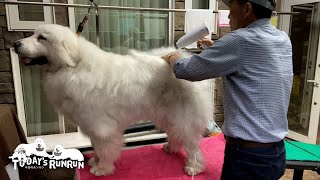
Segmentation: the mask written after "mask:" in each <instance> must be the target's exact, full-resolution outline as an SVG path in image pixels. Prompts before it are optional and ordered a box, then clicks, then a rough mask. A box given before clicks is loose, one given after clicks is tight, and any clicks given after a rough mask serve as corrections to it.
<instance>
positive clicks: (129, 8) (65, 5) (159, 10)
mask: <svg viewBox="0 0 320 180" xmlns="http://www.w3.org/2000/svg"><path fill="white" fill-rule="evenodd" d="M0 4H9V5H23V4H25V5H39V6H62V7H78V8H89V7H90V5H84V4H64V3H38V2H25V1H0ZM98 8H99V9H113V10H129V11H157V12H186V9H164V8H140V7H121V6H98ZM212 12H213V13H218V11H212ZM277 14H278V15H298V14H300V13H299V12H277Z"/></svg>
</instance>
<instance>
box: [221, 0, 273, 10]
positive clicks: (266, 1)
mask: <svg viewBox="0 0 320 180" xmlns="http://www.w3.org/2000/svg"><path fill="white" fill-rule="evenodd" d="M222 1H223V3H225V4H226V5H227V6H229V7H230V4H229V2H230V0H222ZM248 1H250V2H253V3H256V4H258V5H260V6H262V7H265V8H267V9H270V10H271V11H274V9H275V8H276V7H275V0H248Z"/></svg>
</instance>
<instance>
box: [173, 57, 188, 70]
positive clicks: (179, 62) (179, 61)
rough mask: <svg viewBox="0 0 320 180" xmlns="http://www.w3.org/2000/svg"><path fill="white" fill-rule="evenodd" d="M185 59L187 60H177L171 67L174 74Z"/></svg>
mask: <svg viewBox="0 0 320 180" xmlns="http://www.w3.org/2000/svg"><path fill="white" fill-rule="evenodd" d="M185 59H187V58H179V59H177V60H176V61H175V62H174V63H173V64H172V65H171V66H172V68H173V72H174V73H176V72H177V71H178V70H179V67H181V64H182V63H183V61H184V60H185Z"/></svg>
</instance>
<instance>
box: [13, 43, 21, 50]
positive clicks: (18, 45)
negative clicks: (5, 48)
mask: <svg viewBox="0 0 320 180" xmlns="http://www.w3.org/2000/svg"><path fill="white" fill-rule="evenodd" d="M20 46H21V42H20V41H16V42H14V43H13V47H14V49H17V48H19V47H20Z"/></svg>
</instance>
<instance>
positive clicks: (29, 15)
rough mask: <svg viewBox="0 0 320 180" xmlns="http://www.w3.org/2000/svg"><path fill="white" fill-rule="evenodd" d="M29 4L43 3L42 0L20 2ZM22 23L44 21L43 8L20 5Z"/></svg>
mask: <svg viewBox="0 0 320 180" xmlns="http://www.w3.org/2000/svg"><path fill="white" fill-rule="evenodd" d="M18 1H27V2H43V1H42V0H18ZM18 7H19V8H18V9H19V19H20V21H44V11H43V7H42V6H37V5H18Z"/></svg>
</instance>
